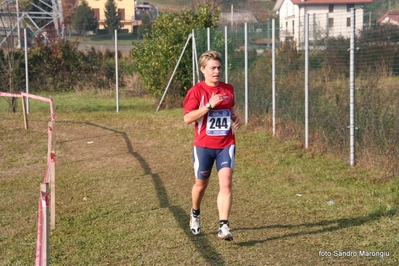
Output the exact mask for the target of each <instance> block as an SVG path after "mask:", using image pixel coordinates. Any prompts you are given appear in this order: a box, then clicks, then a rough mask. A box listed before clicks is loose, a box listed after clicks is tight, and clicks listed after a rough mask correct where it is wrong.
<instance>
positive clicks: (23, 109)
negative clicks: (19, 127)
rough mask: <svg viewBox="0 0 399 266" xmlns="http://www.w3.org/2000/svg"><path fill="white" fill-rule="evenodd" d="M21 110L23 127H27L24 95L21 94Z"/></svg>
mask: <svg viewBox="0 0 399 266" xmlns="http://www.w3.org/2000/svg"><path fill="white" fill-rule="evenodd" d="M21 99H22V112H23V115H24V125H25V129H28V117H27V116H26V105H25V97H24V96H22V97H21Z"/></svg>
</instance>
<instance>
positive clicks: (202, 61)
mask: <svg viewBox="0 0 399 266" xmlns="http://www.w3.org/2000/svg"><path fill="white" fill-rule="evenodd" d="M211 59H214V60H217V61H219V62H220V64H222V55H221V54H220V53H219V52H217V51H214V50H209V51H206V52H205V53H203V54H202V55H201V56H200V58H199V60H198V61H199V65H200V67H201V68H203V67H206V64H207V63H208V61H209V60H211Z"/></svg>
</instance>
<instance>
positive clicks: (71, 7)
mask: <svg viewBox="0 0 399 266" xmlns="http://www.w3.org/2000/svg"><path fill="white" fill-rule="evenodd" d="M77 2H78V1H77V0H64V1H62V15H63V16H64V26H65V29H66V31H67V32H69V34H71V33H72V31H71V28H72V18H73V13H74V11H75V8H76V4H77Z"/></svg>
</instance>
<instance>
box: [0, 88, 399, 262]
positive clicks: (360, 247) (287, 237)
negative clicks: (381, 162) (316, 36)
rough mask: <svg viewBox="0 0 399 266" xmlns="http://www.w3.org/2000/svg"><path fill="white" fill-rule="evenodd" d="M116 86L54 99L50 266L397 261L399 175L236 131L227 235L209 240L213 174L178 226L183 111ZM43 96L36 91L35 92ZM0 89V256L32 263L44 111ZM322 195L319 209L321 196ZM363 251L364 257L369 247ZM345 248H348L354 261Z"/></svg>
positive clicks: (182, 196)
mask: <svg viewBox="0 0 399 266" xmlns="http://www.w3.org/2000/svg"><path fill="white" fill-rule="evenodd" d="M128 95H129V94H128V93H125V92H124V91H122V92H121V96H120V112H119V113H117V112H116V108H115V96H114V95H112V94H108V93H103V94H94V93H79V94H78V93H75V94H69V93H67V94H57V95H53V98H54V106H55V114H56V123H55V135H56V140H57V141H56V154H57V158H56V160H57V161H56V178H57V182H56V185H57V189H56V195H57V197H56V199H57V205H56V206H57V210H56V228H55V229H54V230H52V231H51V236H50V254H51V255H50V256H51V265H190V264H191V265H398V264H399V253H398V250H399V237H398V235H399V234H398V233H399V232H398V228H399V227H398V224H399V213H398V206H399V194H398V191H399V187H398V184H399V179H398V177H396V178H395V179H390V180H388V181H387V180H385V181H384V173H382V172H380V171H378V170H370V169H367V170H366V169H360V168H357V167H350V166H348V165H347V164H345V163H344V162H341V161H339V160H337V159H335V158H330V157H325V156H321V155H318V154H313V153H311V152H306V151H305V150H303V149H302V148H301V145H299V144H298V143H294V142H281V141H279V140H278V139H277V138H274V137H272V136H271V135H270V133H269V132H266V131H265V130H264V129H262V128H258V127H254V126H251V125H248V126H244V127H243V128H242V129H240V130H239V131H238V132H237V157H236V170H235V174H234V203H233V209H232V213H231V219H230V224H231V227H232V229H233V231H232V232H233V234H234V237H235V239H234V241H231V242H223V241H220V240H219V239H217V237H216V230H217V222H218V218H217V209H216V195H217V190H218V189H217V178H216V175H215V173H213V174H212V177H211V182H210V187H209V189H208V190H207V194H206V197H205V199H204V202H203V207H202V227H203V233H202V234H201V235H199V236H194V235H192V234H191V233H190V231H189V228H188V217H189V210H190V207H191V204H190V200H191V199H190V195H191V186H192V184H193V181H194V180H193V170H192V164H191V149H192V138H193V128H192V125H185V124H184V122H183V117H182V116H183V114H182V109H174V110H162V111H159V112H155V110H156V106H157V103H158V100H152V99H143V98H133V97H130V96H128ZM42 96H46V95H42ZM6 109H7V106H6V102H5V101H4V100H3V99H1V98H0V166H1V170H0V173H1V175H0V194H1V196H2V197H1V200H0V217H1V219H0V228H1V232H0V254H1V256H0V265H33V264H34V261H35V250H36V232H37V204H38V197H39V186H40V183H41V182H42V181H43V178H44V175H45V171H46V156H47V122H48V120H49V112H48V106H46V105H45V104H42V103H38V102H35V101H31V106H30V114H29V126H30V128H29V130H25V129H24V128H23V120H22V114H21V113H16V114H11V113H7V112H6ZM329 203H330V204H329ZM368 252H369V253H368ZM355 255H356V256H355Z"/></svg>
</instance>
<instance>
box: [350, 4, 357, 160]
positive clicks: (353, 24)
mask: <svg viewBox="0 0 399 266" xmlns="http://www.w3.org/2000/svg"><path fill="white" fill-rule="evenodd" d="M355 19H356V17H355V9H354V8H351V33H350V48H349V50H350V68H349V72H350V73H349V76H350V85H349V97H350V100H349V108H350V114H349V120H350V125H349V131H350V133H349V136H350V165H351V166H354V165H355V164H356V160H355V156H356V150H355V129H356V128H355V104H356V103H355V101H356V98H355V97H356V95H355V31H356V20H355Z"/></svg>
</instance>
